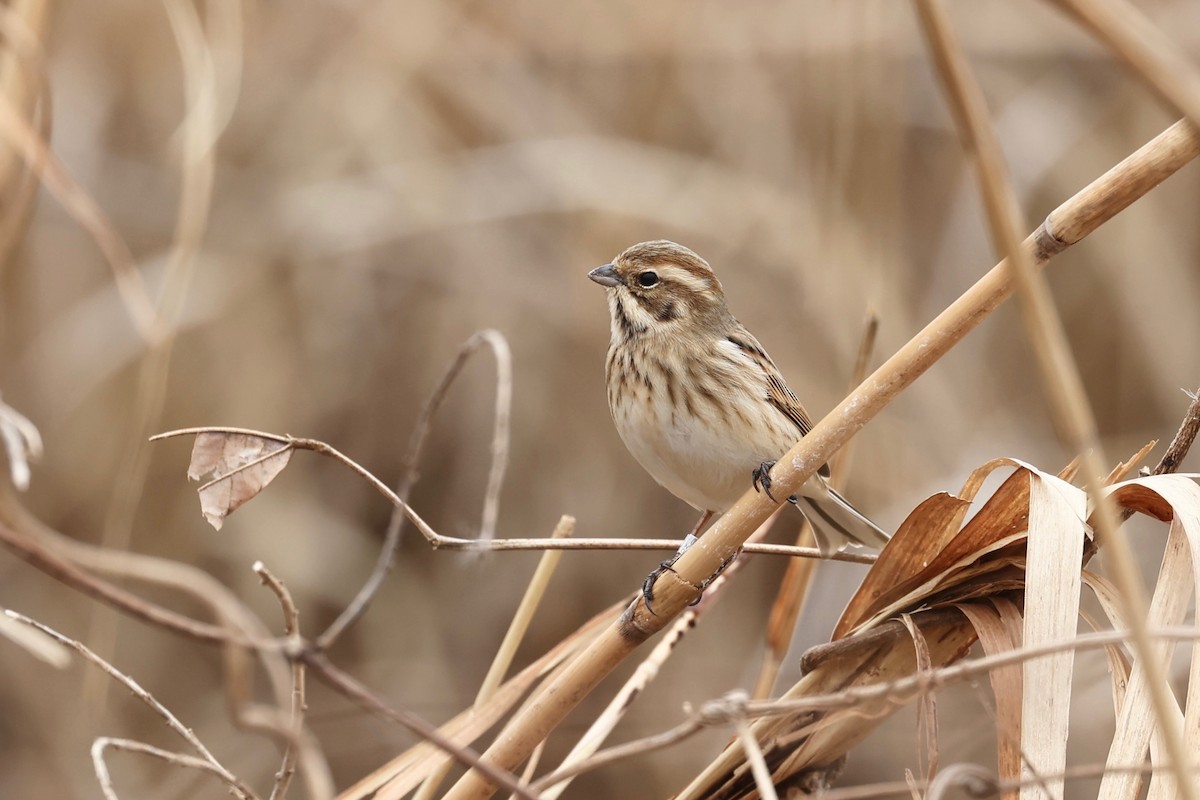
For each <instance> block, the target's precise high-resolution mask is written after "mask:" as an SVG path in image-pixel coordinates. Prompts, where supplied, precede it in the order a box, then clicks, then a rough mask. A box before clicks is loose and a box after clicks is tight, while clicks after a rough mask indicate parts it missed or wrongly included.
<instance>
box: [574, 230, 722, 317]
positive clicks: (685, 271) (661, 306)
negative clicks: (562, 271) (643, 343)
mask: <svg viewBox="0 0 1200 800" xmlns="http://www.w3.org/2000/svg"><path fill="white" fill-rule="evenodd" d="M588 277H589V278H591V279H592V280H594V281H595V282H596V283H598V284H600V285H601V286H604V287H606V288H607V289H608V305H609V310H610V311H611V312H612V315H613V334H614V336H617V335H620V336H622V337H624V338H629V337H632V336H637V335H641V334H644V333H647V332H662V331H670V330H673V329H678V328H679V327H682V326H688V325H695V324H697V322H698V321H701V320H704V319H707V318H710V317H713V316H723V315H725V314H727V313H728V312H727V311H726V310H725V292H724V290H723V289H722V288H721V282H720V281H719V280H717V276H716V275H714V274H713V271H712V267H710V266H709V265H708V262H707V261H705V260H704V259H703V258H701V257H700V256H698V255H696V254H695V253H693V252H692V251H691V250H689V249H688V248H686V247H684V246H683V245H679V244H675V243H674V242H668V241H666V240H665V239H660V240H657V241H653V242H642V243H641V244H635V245H633V246H632V247H630V248H628V249H626V250H625V251H624V252H622V253H621V254H620V255H619V256H617V257H616V258H614V259H613V261H612V263H611V264H605V265H603V266H600V267H596V268H595V269H594V270H592V271H591V272H589V273H588Z"/></svg>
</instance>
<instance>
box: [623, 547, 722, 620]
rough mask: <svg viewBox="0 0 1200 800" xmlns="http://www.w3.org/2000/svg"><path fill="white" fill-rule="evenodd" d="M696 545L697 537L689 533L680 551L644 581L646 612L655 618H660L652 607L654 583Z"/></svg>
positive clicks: (643, 592) (643, 594) (643, 596)
mask: <svg viewBox="0 0 1200 800" xmlns="http://www.w3.org/2000/svg"><path fill="white" fill-rule="evenodd" d="M695 543H696V536H695V535H694V534H691V533H689V534H688V535H687V536H685V537H684V538H683V543H682V544H680V545H679V549H678V550H676V551H675V555H673V556H671V557H670V558H668V559H667V560H666V561H664V562H662V563H661V564H659V565H658V568H657V569H655V570H654V571H653V572H651V573H650V574H649V575H647V576H646V580H644V581H642V599H643V600H645V601H646V610H647V611H649V612H650V613H651V614H654V616H656V617H657V616H658V614H656V613H655V612H654V606H653V605H652V603H653V602H654V583H655V581H657V580H658V577H659V576H660V575H662V574H663V573H664V572H666V571H667V570H669V569H671V567H673V566H675V562H676V561H678V560H679V557H680V556H681V555H683V554H684V553H686V552H687V551H688V548H689V547H691V546H692V545H694V544H695ZM721 569H725V566H724V565H722V566H721ZM717 574H718V575H719V574H720V572H719V571H718V573H717Z"/></svg>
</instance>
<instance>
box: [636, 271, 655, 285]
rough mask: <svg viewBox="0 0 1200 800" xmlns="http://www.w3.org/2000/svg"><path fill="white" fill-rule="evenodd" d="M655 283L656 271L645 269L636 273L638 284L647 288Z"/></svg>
mask: <svg viewBox="0 0 1200 800" xmlns="http://www.w3.org/2000/svg"><path fill="white" fill-rule="evenodd" d="M657 283H658V273H657V272H651V271H646V272H643V273H642V274H641V275H638V284H639V285H640V286H641V287H642V288H644V289H649V288H650V287H651V286H654V285H655V284H657Z"/></svg>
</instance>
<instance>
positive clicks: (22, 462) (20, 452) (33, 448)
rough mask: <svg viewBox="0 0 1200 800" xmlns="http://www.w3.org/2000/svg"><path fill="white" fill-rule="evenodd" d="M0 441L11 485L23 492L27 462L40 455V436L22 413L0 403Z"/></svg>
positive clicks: (26, 482) (27, 486) (27, 470)
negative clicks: (10, 477)
mask: <svg viewBox="0 0 1200 800" xmlns="http://www.w3.org/2000/svg"><path fill="white" fill-rule="evenodd" d="M0 441H3V442H4V452H5V454H6V455H7V456H8V474H9V475H11V476H12V482H13V486H15V487H17V488H18V489H19V490H21V491H22V492H23V491H25V490H26V489H28V488H29V462H30V461H37V460H38V459H39V458H41V456H42V437H41V435H40V434H39V433H38V429H37V427H36V426H34V424H33V423H32V422H30V421H29V420H28V419H26V418H25V416H24V415H23V414H21V413H20V412H18V411H17V410H16V409H14V408H12V407H11V406H7V405H5V404H4V403H0Z"/></svg>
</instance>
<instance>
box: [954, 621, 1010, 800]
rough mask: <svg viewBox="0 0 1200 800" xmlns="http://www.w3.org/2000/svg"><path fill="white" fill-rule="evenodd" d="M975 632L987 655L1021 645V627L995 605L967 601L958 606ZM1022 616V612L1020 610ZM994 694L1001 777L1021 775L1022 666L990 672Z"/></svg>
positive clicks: (1003, 778) (1008, 795) (998, 764)
mask: <svg viewBox="0 0 1200 800" xmlns="http://www.w3.org/2000/svg"><path fill="white" fill-rule="evenodd" d="M1008 605H1009V606H1010V607H1012V610H1013V611H1016V607H1015V606H1012V604H1011V603H1009V604H1008ZM958 608H959V609H960V610H961V611H962V612H963V614H964V615H965V616H966V618H967V619H969V620H970V621H971V625H972V626H973V627H974V628H975V632H976V633H977V634H979V644H980V645H981V646H982V647H983V652H984V653H985V654H987V655H989V656H990V655H996V654H998V653H1006V652H1009V651H1011V650H1016V649H1017V648H1018V647H1020V646H1021V639H1020V629H1019V628H1018V629H1017V630H1016V631H1015V637H1014V631H1013V629H1012V626H1010V625H1009V624H1008V623H1007V622H1006V621H1005V619H1003V618H1002V617H1001V615H1000V611H999V610H998V609H997V608H996V607H995V606H987V605H984V604H982V603H963V604H962V605H960V606H959V607H958ZM1018 616H1019V614H1018ZM989 677H990V678H991V681H992V694H993V695H994V696H995V699H996V763H997V767H998V769H997V774H998V775H999V776H1000V779H1001V780H1015V779H1017V778H1020V777H1021V696H1022V695H1021V668H1020V667H1019V666H1016V665H1013V666H1008V667H1001V668H999V669H994V670H992V671H991V672H990V673H989ZM1015 796H1016V792H1010V793H1006V794H1005V795H1004V800H1009V798H1012V797H1015Z"/></svg>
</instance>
